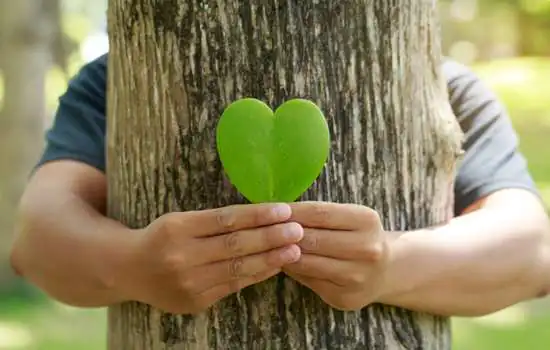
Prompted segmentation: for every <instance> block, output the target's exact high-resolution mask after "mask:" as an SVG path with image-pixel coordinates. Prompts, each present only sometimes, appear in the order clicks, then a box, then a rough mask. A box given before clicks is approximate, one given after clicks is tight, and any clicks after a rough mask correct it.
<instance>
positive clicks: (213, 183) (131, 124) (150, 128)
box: [107, 0, 460, 350]
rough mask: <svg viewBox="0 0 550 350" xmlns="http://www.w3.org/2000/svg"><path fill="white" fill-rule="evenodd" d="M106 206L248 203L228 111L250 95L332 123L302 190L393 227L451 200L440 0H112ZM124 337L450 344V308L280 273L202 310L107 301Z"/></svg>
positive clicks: (287, 344)
mask: <svg viewBox="0 0 550 350" xmlns="http://www.w3.org/2000/svg"><path fill="white" fill-rule="evenodd" d="M109 5H110V9H109V28H110V30H109V31H110V45H111V48H110V57H109V83H108V84H109V88H110V89H109V96H108V132H107V134H108V151H107V153H108V156H107V158H108V166H107V172H108V178H109V213H110V215H111V216H112V217H114V218H116V219H118V220H121V221H122V222H124V223H126V224H127V225H129V226H131V227H140V226H143V225H146V224H148V223H149V222H151V221H152V220H153V219H155V218H156V217H158V216H160V215H162V214H163V213H166V212H169V211H185V210H196V209H205V208H213V207H218V206H223V205H227V204H232V203H240V202H243V199H242V197H241V196H239V195H238V193H237V192H236V191H235V189H234V188H232V187H231V185H230V184H229V183H228V182H227V180H226V179H225V178H224V174H223V169H222V168H221V165H220V162H219V159H218V158H217V154H216V149H215V126H216V122H217V120H218V117H219V115H220V114H221V112H222V111H223V109H224V107H225V106H227V105H228V104H229V103H230V102H232V101H234V100H235V99H237V98H240V97H244V96H253V97H256V98H259V99H262V100H264V101H267V102H268V103H269V104H270V105H272V106H277V105H279V104H281V103H282V102H283V101H285V100H286V99H289V98H294V97H303V98H309V99H311V100H313V101H315V102H316V103H318V104H319V106H321V108H322V109H323V110H324V112H325V114H326V117H327V119H328V123H329V125H330V132H331V136H332V148H331V155H330V157H329V160H328V162H327V164H326V167H325V169H324V171H323V173H322V174H321V176H320V177H319V179H318V180H317V181H316V183H315V184H314V185H313V186H312V187H311V189H310V190H309V191H308V192H307V193H306V194H305V195H304V196H303V199H314V200H324V201H334V202H352V203H361V204H364V205H367V206H370V207H372V208H374V209H376V210H378V211H379V212H380V213H381V214H382V216H383V222H384V225H385V228H386V229H388V230H405V229H413V228H420V227H427V226H431V225H436V224H440V223H443V222H445V221H447V220H449V218H450V217H451V215H452V210H451V208H452V202H453V198H452V188H453V179H454V168H455V163H456V158H457V154H458V152H459V148H460V147H459V146H460V144H459V135H460V131H459V129H458V125H457V123H456V121H455V118H454V116H453V115H452V112H451V110H450V107H449V103H448V97H447V91H446V86H445V83H444V80H443V77H442V76H441V73H440V71H439V66H440V63H441V58H440V47H439V33H438V26H437V21H436V12H437V11H436V8H435V2H434V1H432V0H419V1H408V0H393V1H388V0H374V1H372V0H353V1H351V0H350V1H329V0H319V1H310V0H302V1H290V0H288V1H283V0H270V1H268V0H257V1H242V0H224V1H221V0H218V1H198V0H195V1H187V0H171V1H168V0H166V1H159V0H111V1H110V3H109ZM109 348H110V349H112V350H115V349H117V350H118V349H135V350H141V349H154V350H157V349H201V350H202V349H261V350H263V349H266V350H267V349H392V350H394V349H449V348H450V331H449V320H448V319H446V318H442V317H436V316H432V315H426V314H419V313H414V312H410V311H407V310H402V309H398V308H391V307H386V306H381V305H373V306H371V307H367V308H365V309H364V310H362V311H360V312H339V311H336V310H334V309H331V308H330V307H328V306H327V305H325V304H324V303H323V302H322V301H321V300H320V299H319V298H318V297H316V296H315V295H313V294H312V293H311V292H310V291H308V290H307V289H305V288H302V287H300V286H299V285H297V284H296V283H295V282H293V281H292V280H290V279H288V278H285V277H283V276H277V277H275V278H272V279H271V280H269V281H267V282H265V283H262V284H260V285H257V286H253V287H250V288H247V289H245V290H243V291H242V292H240V293H238V294H237V295H234V296H231V297H228V298H227V299H225V300H223V301H222V302H220V303H219V304H218V305H216V306H215V307H213V308H212V309H211V310H209V311H208V312H206V313H204V314H202V315H200V316H197V317H182V316H177V315H169V314H164V313H162V312H160V311H158V310H155V309H153V308H151V307H149V306H146V305H142V304H139V303H125V304H122V305H119V306H114V307H112V308H110V311H109Z"/></svg>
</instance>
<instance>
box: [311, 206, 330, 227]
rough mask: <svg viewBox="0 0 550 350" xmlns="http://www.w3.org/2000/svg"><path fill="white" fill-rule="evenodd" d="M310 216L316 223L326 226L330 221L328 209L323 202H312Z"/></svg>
mask: <svg viewBox="0 0 550 350" xmlns="http://www.w3.org/2000/svg"><path fill="white" fill-rule="evenodd" d="M311 216H312V219H313V220H314V221H315V223H316V224H317V225H321V226H326V225H327V224H328V222H329V221H330V210H329V208H328V207H327V206H326V205H323V203H313V204H312V208H311Z"/></svg>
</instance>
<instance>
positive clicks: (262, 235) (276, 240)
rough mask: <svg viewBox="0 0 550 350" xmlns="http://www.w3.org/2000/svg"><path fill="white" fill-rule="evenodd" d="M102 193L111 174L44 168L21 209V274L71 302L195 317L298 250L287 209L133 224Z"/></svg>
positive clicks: (17, 251)
mask: <svg viewBox="0 0 550 350" xmlns="http://www.w3.org/2000/svg"><path fill="white" fill-rule="evenodd" d="M105 193H106V181H105V176H104V174H103V173H101V172H99V171H98V170H96V169H93V168H91V167H90V166H88V165H86V164H83V163H81V162H76V161H57V162H50V163H48V164H45V165H44V166H42V167H40V168H39V169H38V170H37V172H36V173H35V174H34V176H33V178H32V180H31V181H30V183H29V184H28V186H27V189H26V191H25V194H24V196H23V198H22V201H21V205H20V219H19V227H18V230H17V233H18V234H17V240H16V242H15V244H14V246H13V252H12V259H11V260H12V265H13V267H14V268H15V270H16V271H18V272H19V273H20V274H21V275H22V276H23V277H25V278H26V279H28V280H29V281H30V282H32V283H33V284H35V285H36V286H38V287H39V288H40V289H42V290H43V291H45V292H46V293H48V294H49V295H50V296H52V297H53V298H55V299H57V300H59V301H61V302H64V303H66V304H70V305H74V306H80V307H100V306H108V305H111V304H114V303H119V302H124V301H129V300H138V301H142V302H146V303H150V304H152V305H154V306H157V307H160V308H163V309H164V310H167V311H172V312H181V313H194V312H199V311H202V310H203V309H205V308H206V307H208V306H209V305H211V304H212V303H213V302H215V301H217V300H218V299H221V298H222V297H225V296H226V295H228V294H231V293H234V292H236V291H238V290H240V289H241V288H243V287H245V286H248V285H250V284H254V283H258V282H260V281H262V280H264V279H267V278H269V277H271V276H273V275H275V274H276V273H278V272H279V269H280V267H281V265H282V264H283V263H286V262H289V261H294V259H296V258H297V257H298V256H299V250H298V249H297V247H296V246H295V245H294V244H293V243H295V242H297V241H298V240H299V239H300V238H301V235H302V231H301V228H300V227H299V226H298V225H295V224H294V225H293V224H280V225H276V224H277V223H282V222H283V221H285V220H287V219H288V218H289V216H290V210H289V209H288V206H287V205H283V206H282V207H281V206H279V208H282V210H283V211H282V212H273V211H272V209H273V208H277V206H276V205H271V206H269V205H258V206H234V207H226V208H220V209H216V210H204V211H200V212H199V211H197V212H185V213H171V214H167V215H164V216H162V217H160V218H159V219H157V220H156V221H154V222H153V223H152V224H151V225H149V226H148V227H146V228H143V229H129V228H127V227H125V226H124V225H122V224H120V223H119V222H117V221H115V220H112V219H109V218H107V217H105V215H104V208H105ZM259 226H265V227H263V228H260V229H256V227H259ZM288 232H290V233H291V234H290V235H289V234H288Z"/></svg>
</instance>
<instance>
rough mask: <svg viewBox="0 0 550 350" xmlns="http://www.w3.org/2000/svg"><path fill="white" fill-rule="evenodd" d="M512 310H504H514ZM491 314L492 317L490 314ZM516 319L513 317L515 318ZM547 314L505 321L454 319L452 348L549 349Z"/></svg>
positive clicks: (461, 349)
mask: <svg viewBox="0 0 550 350" xmlns="http://www.w3.org/2000/svg"><path fill="white" fill-rule="evenodd" d="M512 310H513V309H510V310H507V311H508V312H510V313H513V311H512ZM493 317H494V316H493ZM514 318H515V320H514ZM549 329H550V315H547V316H545V317H534V318H529V316H527V319H523V317H522V316H521V315H515V317H512V319H511V320H507V321H504V322H502V323H501V322H497V321H493V322H491V321H486V322H482V321H480V320H468V319H455V320H454V321H453V339H454V347H453V349H454V350H476V349H480V350H516V349H529V350H548V348H550V332H549V331H548V330H549Z"/></svg>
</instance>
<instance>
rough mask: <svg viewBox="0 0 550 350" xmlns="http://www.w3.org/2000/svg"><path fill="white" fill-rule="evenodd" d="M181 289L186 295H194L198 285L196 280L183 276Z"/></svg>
mask: <svg viewBox="0 0 550 350" xmlns="http://www.w3.org/2000/svg"><path fill="white" fill-rule="evenodd" d="M179 287H180V289H181V291H182V292H183V293H184V294H193V293H194V292H195V291H196V288H197V284H196V282H195V281H194V279H192V278H189V277H188V276H186V275H183V276H182V278H181V279H180V285H179Z"/></svg>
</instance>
